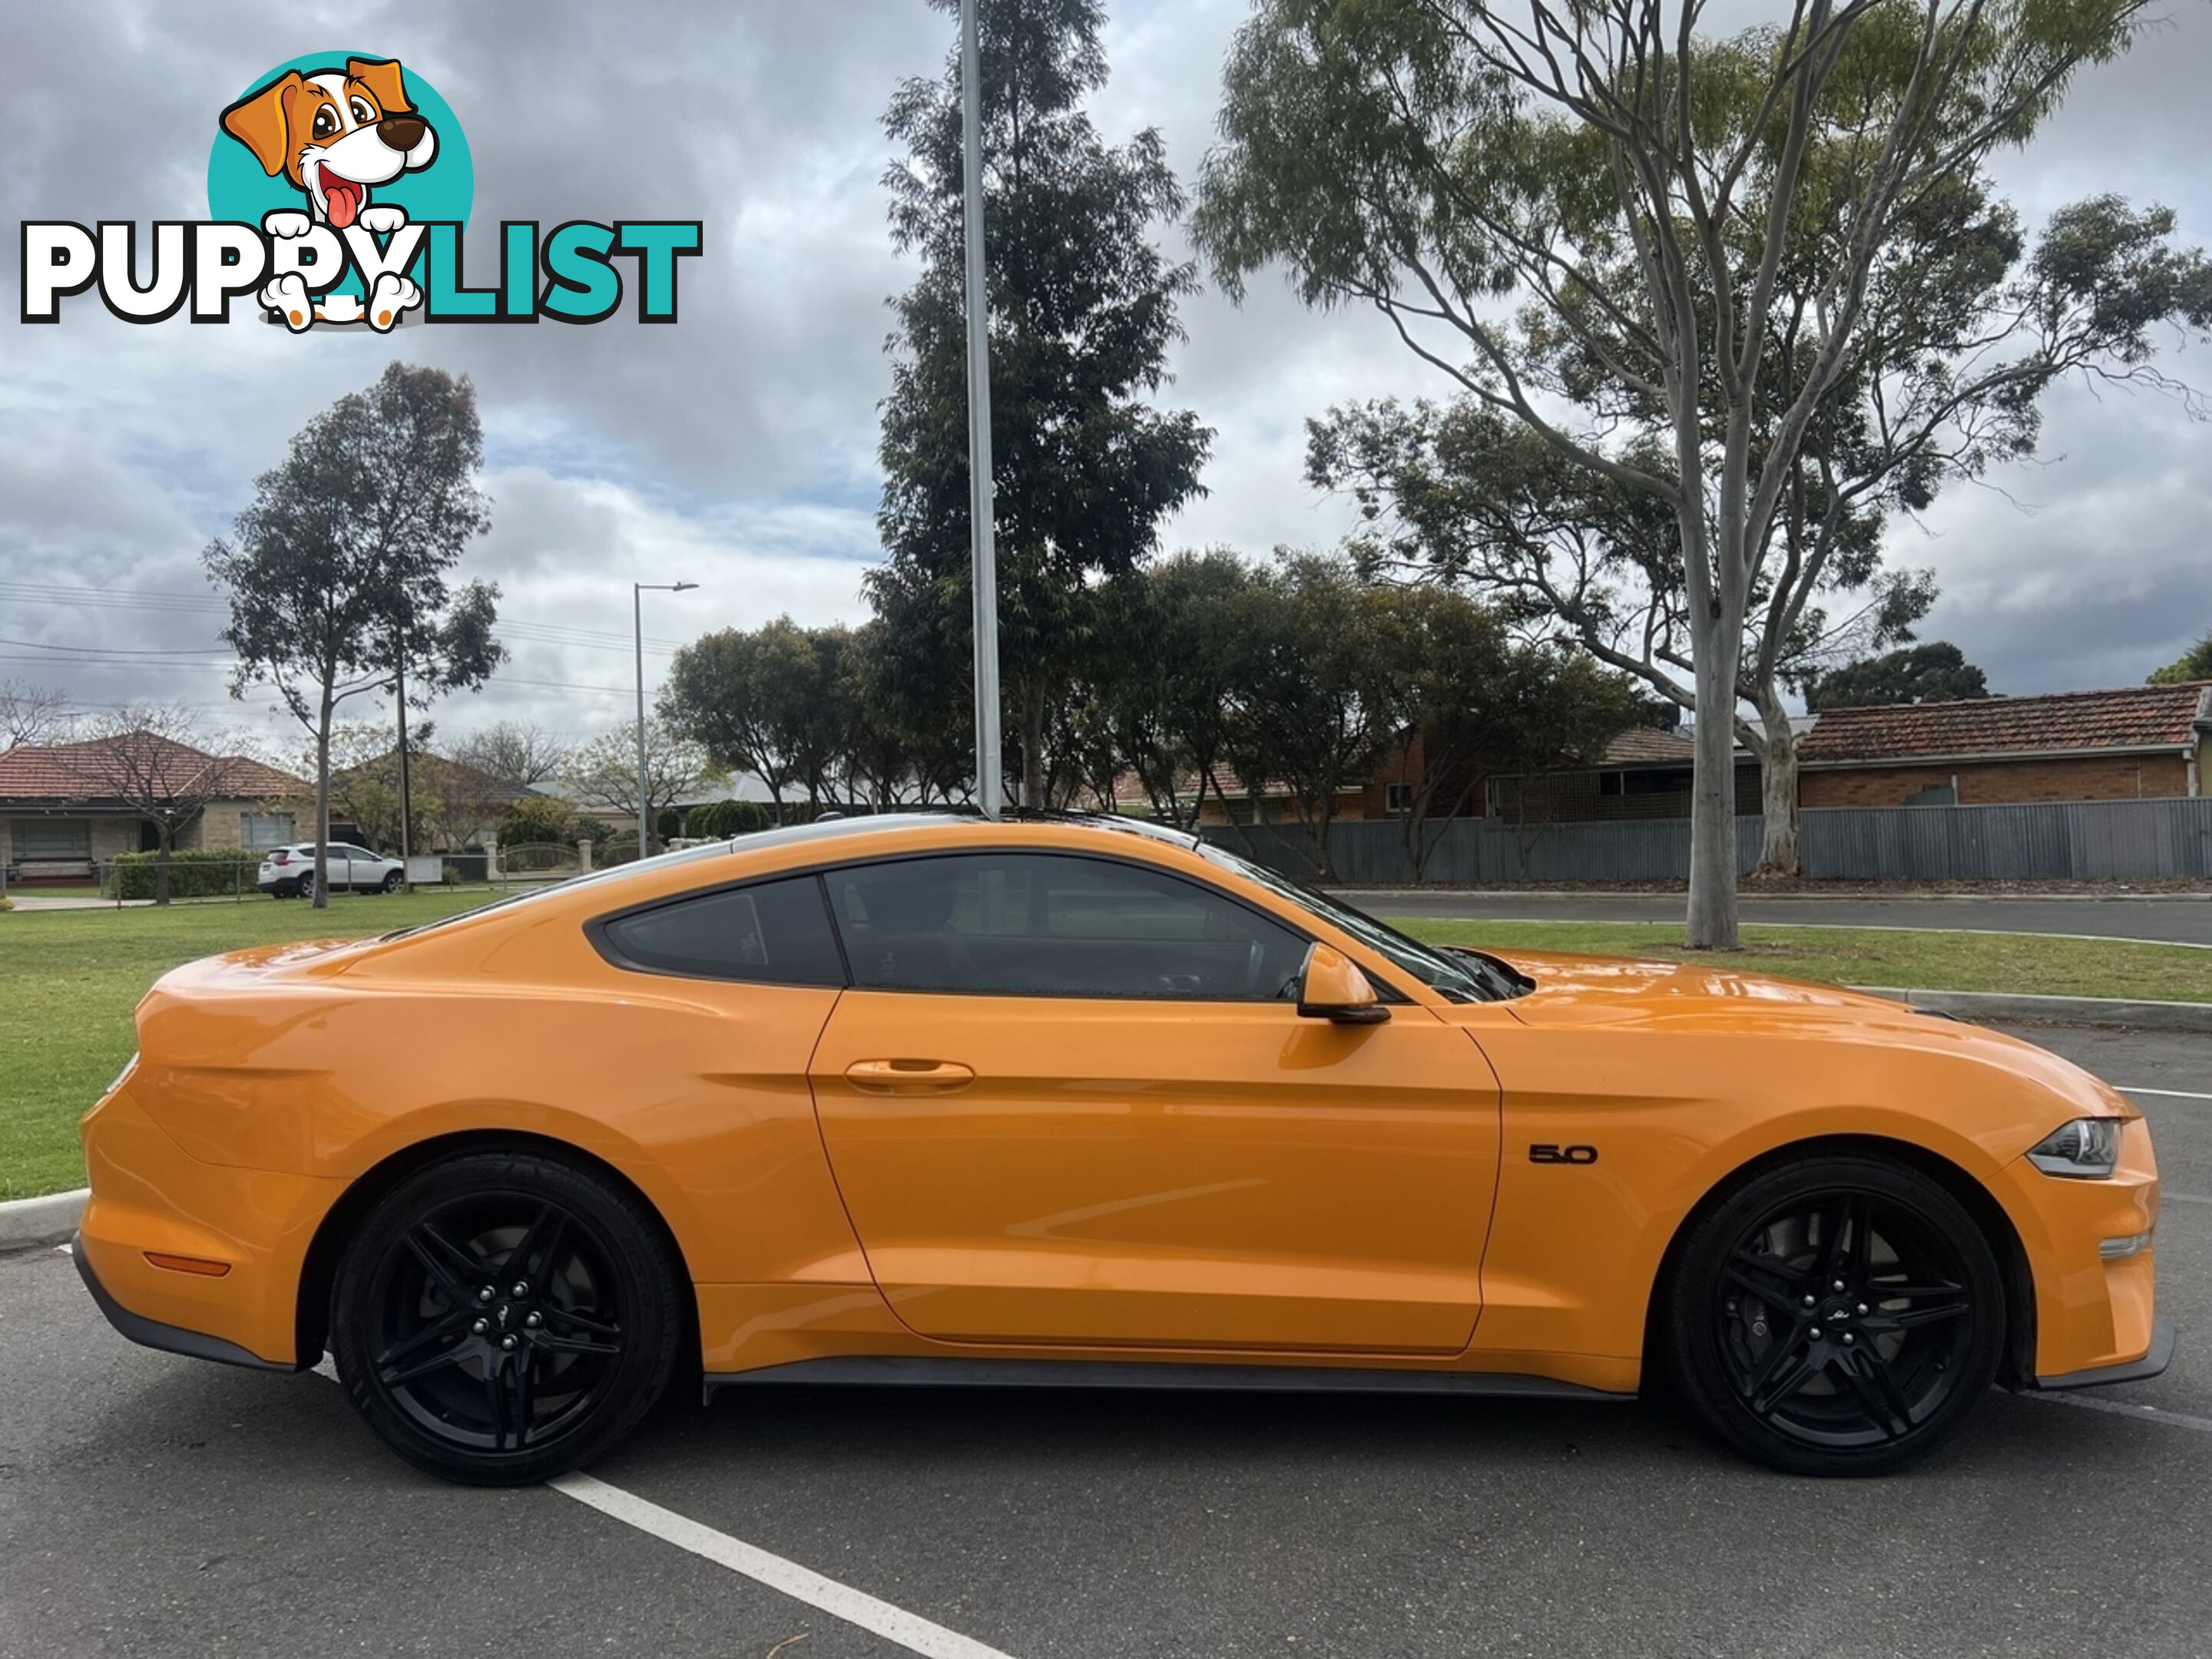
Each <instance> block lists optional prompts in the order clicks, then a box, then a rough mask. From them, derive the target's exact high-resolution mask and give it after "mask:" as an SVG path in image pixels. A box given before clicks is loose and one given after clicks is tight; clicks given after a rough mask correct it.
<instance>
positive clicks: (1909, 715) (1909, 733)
mask: <svg viewBox="0 0 2212 1659" xmlns="http://www.w3.org/2000/svg"><path fill="white" fill-rule="evenodd" d="M2199 726H2212V682H2207V681H2201V680H2200V681H2197V682H2193V683H2191V684H2182V685H2136V686H2126V687H2123V688H2121V689H2120V690H2113V691H2065V692H2059V693H2057V694H2055V695H2053V696H2043V697H1977V698H1974V699H1973V700H1972V701H1971V702H1922V703H1901V704H1896V705H1893V706H1890V707H1886V708H1824V709H1822V710H1821V711H1820V719H1819V720H1817V721H1816V722H1815V723H1814V726H1813V734H1812V736H1810V737H1809V738H1806V740H1805V743H1804V745H1803V747H1802V749H1801V750H1799V758H1800V759H1801V760H1802V761H1803V762H1804V763H1806V764H1807V765H1808V766H1817V765H1820V764H1821V763H1838V762H1844V761H1874V760H1912V759H1921V758H1926V759H1943V758H1954V757H1965V756H1968V755H2006V754H2023V755H2034V754H2075V753H2081V754H2095V753H2098V752H2100V751H2120V752H2133V751H2140V750H2148V749H2180V748H2183V747H2185V746H2186V745H2188V744H2191V743H2194V742H2196V741H2197V728H2198V727H2199Z"/></svg>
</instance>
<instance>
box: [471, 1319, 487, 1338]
mask: <svg viewBox="0 0 2212 1659" xmlns="http://www.w3.org/2000/svg"><path fill="white" fill-rule="evenodd" d="M469 1328H470V1329H471V1331H473V1332H475V1333H476V1334H477V1335H478V1336H482V1335H483V1334H484V1333H485V1332H486V1331H488V1330H489V1329H490V1328H491V1321H489V1319H479V1320H478V1321H477V1322H476V1323H475V1324H473V1325H471V1326H470V1327H469Z"/></svg>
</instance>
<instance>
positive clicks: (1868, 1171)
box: [1665, 1156, 2005, 1474]
mask: <svg viewBox="0 0 2212 1659" xmlns="http://www.w3.org/2000/svg"><path fill="white" fill-rule="evenodd" d="M1668 1299H1669V1303H1670V1306H1669V1308H1668V1323H1667V1326H1666V1329H1665V1335H1666V1337H1667V1338H1668V1345H1669V1346H1670V1348H1671V1350H1672V1357H1673V1360H1674V1372H1675V1376H1676V1380H1677V1382H1678V1383H1680V1387H1681V1390H1682V1393H1683V1395H1684V1396H1685V1397H1686V1400H1687V1401H1689V1403H1690V1406H1691V1407H1692V1410H1694V1411H1695V1412H1696V1413H1698V1415H1699V1416H1700V1417H1701V1418H1703V1419H1705V1422H1706V1424H1707V1425H1709V1426H1710V1427H1711V1428H1712V1429H1713V1431H1715V1432H1716V1433H1717V1434H1718V1435H1719V1436H1720V1437H1721V1438H1723V1440H1726V1441H1728V1442H1729V1443H1730V1444H1732V1445H1734V1446H1735V1447H1736V1448H1737V1449H1740V1450H1741V1451H1744V1452H1747V1453H1748V1454H1749V1455H1752V1456H1753V1457H1755V1458H1757V1459H1758V1460H1759V1461H1760V1462H1764V1463H1767V1464H1771V1466H1773V1467H1774V1468H1779V1469H1784V1470H1787V1471H1789V1472H1790V1473H1791V1474H1883V1473H1886V1472H1887V1471H1889V1470H1892V1469H1895V1468H1902V1467H1903V1466H1904V1465H1905V1464H1907V1463H1909V1462H1913V1461H1914V1460H1915V1459H1917V1458H1919V1457H1923V1456H1925V1455H1927V1454H1928V1453H1929V1452H1930V1451H1932V1450H1934V1449H1936V1446H1937V1445H1938V1444H1940V1443H1942V1441H1943V1440H1944V1439H1946V1438H1948V1437H1949V1436H1950V1435H1951V1434H1952V1433H1953V1431H1955V1430H1956V1429H1957V1428H1958V1426H1959V1425H1960V1423H1962V1422H1963V1421H1964V1420H1965V1419H1966V1416H1967V1414H1968V1413H1971V1412H1972V1410H1973V1408H1974V1407H1975V1406H1976V1404H1977V1403H1978V1401H1980V1400H1981V1398H1982V1396H1983V1395H1984V1394H1986V1393H1987V1392H1988V1390H1989V1387H1990V1383H1991V1381H1992V1380H1993V1379H1994V1378H1995V1376H1996V1368H1997V1362H1998V1358H1999V1357H2000V1354H2001V1353H2002V1347H2003V1342H2004V1324H2005V1315H2004V1292H2003V1282H2002V1278H2001V1276H2000V1274H1999V1273H1998V1269H1997V1262H1996V1253H1995V1252H1994V1251H1993V1250H1992V1249H1990V1241H1989V1239H1988V1238H1987V1237H1985V1236H1984V1233H1983V1231H1982V1230H1981V1228H1980V1227H1979V1226H1978V1225H1977V1224H1976V1222H1975V1220H1974V1218H1973V1217H1972V1215H1970V1214H1968V1213H1967V1212H1966V1207H1965V1206H1963V1205H1961V1204H1960V1202H1959V1200H1957V1199H1956V1198H1954V1196H1953V1195H1952V1194H1950V1192H1949V1191H1948V1190H1947V1189H1946V1188H1944V1187H1943V1186H1942V1184H1941V1183H1940V1182H1936V1181H1935V1180H1934V1179H1932V1178H1931V1177H1929V1176H1926V1175H1923V1174H1922V1173H1921V1172H1920V1171H1919V1170H1915V1169H1912V1168H1911V1167H1909V1166H1907V1165H1905V1164H1896V1163H1892V1162H1890V1161H1888V1160H1887V1159H1882V1158H1870V1157H1857V1156H1844V1157H1814V1158H1800V1159H1796V1160H1793V1161H1792V1162H1790V1163H1787V1164H1780V1165H1778V1166H1777V1167H1775V1168H1773V1169H1771V1170H1766V1171H1765V1172H1764V1173H1763V1174H1761V1175H1759V1176H1757V1177H1755V1178H1754V1179H1753V1180H1751V1181H1749V1182H1747V1183H1745V1185H1744V1186H1742V1187H1741V1188H1739V1189H1738V1190H1737V1191H1735V1193H1733V1194H1730V1195H1729V1197H1728V1198H1727V1199H1726V1200H1724V1201H1723V1202H1722V1203H1721V1204H1719V1205H1718V1206H1716V1207H1715V1208H1714V1209H1712V1210H1711V1211H1710V1212H1708V1213H1706V1214H1705V1216H1703V1217H1701V1218H1699V1220H1698V1221H1696V1222H1695V1223H1693V1224H1692V1231H1690V1233H1689V1234H1688V1235H1686V1237H1685V1238H1684V1240H1683V1243H1682V1249H1681V1251H1680V1256H1679V1259H1678V1266H1677V1270H1676V1272H1675V1273H1674V1278H1673V1282H1672V1286H1671V1295H1670V1297H1669V1298H1668Z"/></svg>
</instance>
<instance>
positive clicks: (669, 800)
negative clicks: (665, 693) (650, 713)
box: [561, 720, 725, 858]
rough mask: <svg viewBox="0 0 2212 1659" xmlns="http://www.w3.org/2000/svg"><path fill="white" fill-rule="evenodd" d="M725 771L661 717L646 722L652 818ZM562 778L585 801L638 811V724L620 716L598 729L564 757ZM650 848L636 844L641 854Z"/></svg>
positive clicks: (647, 794)
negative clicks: (618, 721)
mask: <svg viewBox="0 0 2212 1659" xmlns="http://www.w3.org/2000/svg"><path fill="white" fill-rule="evenodd" d="M723 775H725V774H723V773H722V771H721V770H720V769H719V768H717V767H716V766H715V765H714V762H713V761H712V760H711V759H709V758H708V754H707V751H706V750H705V749H704V748H702V746H701V745H699V744H696V743H693V742H691V741H690V739H689V738H680V737H678V736H677V735H676V733H675V732H674V731H673V730H672V729H671V727H670V726H669V725H668V723H667V722H666V721H665V720H647V722H646V723H645V805H646V816H647V818H648V819H652V818H657V817H659V816H660V814H661V813H663V812H664V811H667V810H668V808H670V807H671V806H673V805H676V803H677V802H678V801H679V800H682V799H684V797H685V796H687V795H690V794H694V793H696V792H697V791H698V790H699V789H700V788H701V787H703V786H704V785H706V784H708V783H709V782H712V781H714V780H715V779H716V778H718V777H721V776H723ZM561 776H562V781H563V782H565V783H566V784H567V785H568V787H569V788H570V789H572V790H574V792H575V795H576V799H578V800H579V801H580V802H581V803H582V804H583V805H586V806H596V807H599V808H601V809H603V810H604V811H611V812H622V813H625V814H634V813H635V812H636V811H637V723H636V722H635V720H625V721H624V722H623V724H622V725H620V726H616V727H615V728H614V729H613V730H612V731H611V732H601V733H600V734H599V736H598V737H596V738H592V740H591V742H589V743H587V744H584V745H583V747H581V748H580V749H578V750H576V751H575V752H574V754H572V755H570V756H569V757H568V766H567V767H566V768H565V769H563V770H562V774H561ZM650 850H651V849H650V848H639V849H638V856H639V857H641V858H642V857H644V856H645V855H646V854H647V852H648V851H650Z"/></svg>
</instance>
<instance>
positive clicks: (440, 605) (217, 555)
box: [204, 363, 505, 907]
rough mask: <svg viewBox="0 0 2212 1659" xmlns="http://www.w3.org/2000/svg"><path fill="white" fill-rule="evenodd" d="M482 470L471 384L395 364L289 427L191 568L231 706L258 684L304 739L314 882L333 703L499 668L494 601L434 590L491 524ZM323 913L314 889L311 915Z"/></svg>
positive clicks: (326, 806) (473, 591) (426, 689)
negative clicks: (224, 607)
mask: <svg viewBox="0 0 2212 1659" xmlns="http://www.w3.org/2000/svg"><path fill="white" fill-rule="evenodd" d="M482 466H483V432H482V429H481V428H480V426H479V424H478V422H477V410H476V393H475V391H474V389H473V388H472V387H471V385H470V383H469V382H468V380H465V379H462V380H455V379H454V378H453V377H452V376H451V375H448V374H445V373H443V372H442V371H441V370H438V369H434V368H410V366H408V365H406V364H404V363H392V364H391V365H389V366H388V367H387V368H386V370H385V372H384V374H383V376H382V377H381V378H380V380H378V381H377V383H376V384H375V385H374V386H371V387H370V388H368V390H367V391H366V392H349V393H348V394H347V395H346V396H345V397H343V398H339V399H338V401H337V403H336V404H332V405H331V407H330V408H329V409H327V410H324V411H323V412H322V413H321V414H319V415H318V416H315V417H314V418H313V420H311V421H309V422H307V425H306V426H305V427H303V428H301V429H300V431H299V432H298V433H297V434H296V435H295V436H294V437H293V439H292V441H291V444H290V447H289V449H288V451H287V453H286V455H285V459H284V460H283V463H282V464H281V465H278V466H276V467H275V468H273V469H271V470H270V471H267V472H264V473H263V474H262V475H261V477H259V478H258V479H256V480H255V482H254V494H253V501H252V504H251V505H250V506H249V507H246V510H245V511H244V512H242V513H240V514H239V515H238V518H237V520H236V525H235V528H234V532H233V534H232V535H231V537H230V538H228V539H222V538H218V539H217V540H216V541H215V542H213V543H212V544H210V546H209V547H208V550H207V551H206V554H205V555H204V562H205V564H206V567H207V573H208V575H209V578H210V580H212V581H213V582H214V583H215V585H216V586H217V587H218V588H220V589H222V591H223V592H224V593H225V594H226V596H227V597H228V600H229V604H230V618H229V621H228V623H226V624H225V626H224V627H223V629H222V634H221V637H222V640H223V641H224V643H226V644H228V646H229V647H231V648H232V649H233V650H234V651H235V652H236V653H238V659H239V667H238V670H237V671H236V673H235V674H234V676H233V677H232V680H231V686H230V691H231V695H232V696H234V697H243V696H245V695H246V690H247V689H248V688H249V687H251V686H254V685H265V686H268V687H270V689H272V690H275V691H276V694H277V697H278V699H279V700H280V701H281V702H282V703H283V706H284V708H286V709H287V710H289V712H290V714H292V716H293V718H294V719H295V720H298V721H299V722H300V724H301V726H303V727H305V728H306V730H307V732H308V734H309V735H310V737H311V738H313V743H314V747H315V835H314V840H315V852H316V857H317V860H318V862H317V866H316V867H317V868H318V869H320V868H321V867H322V865H321V860H322V859H323V857H324V856H325V852H326V849H327V848H328V846H329V844H330V827H331V729H332V726H333V724H334V723H335V721H336V720H337V715H338V714H339V712H340V710H341V709H342V708H343V705H345V704H347V703H348V702H351V701H352V700H353V699H355V698H356V697H361V696H369V695H372V694H375V693H386V692H390V691H392V690H394V689H395V687H397V686H398V685H400V684H403V682H404V679H405V678H412V680H413V682H414V685H415V688H416V690H415V691H414V693H412V694H411V695H414V696H417V697H418V698H419V697H424V696H428V695H435V694H437V693H443V692H447V691H452V690H459V689H462V688H464V687H474V686H477V685H481V684H483V682H484V680H485V679H486V678H488V677H489V675H490V674H491V672H492V671H493V670H494V669H495V667H496V666H497V665H498V664H499V662H500V660H501V659H502V657H503V656H504V655H505V653H504V652H503V651H502V650H501V647H500V646H499V644H498V642H497V641H496V640H495V639H494V638H493V637H492V628H493V625H494V623H495V617H496V607H495V601H496V599H497V598H498V589H497V588H495V587H492V586H489V585H487V584H484V583H480V582H471V583H469V584H467V585H466V586H463V587H461V588H459V589H458V590H457V589H456V588H454V587H453V586H451V585H449V582H448V580H447V579H448V577H449V576H450V575H451V574H452V573H453V568H454V566H455V565H456V564H457V563H458V562H459V559H460V557H461V555H462V553H463V551H464V550H465V548H466V547H467V545H468V544H469V542H470V541H471V540H472V539H473V538H475V537H477V535H479V534H481V533H482V532H483V531H484V530H485V529H487V528H488V527H489V524H490V506H491V504H490V502H489V500H488V499H487V498H486V497H485V496H484V495H483V492H482V491H481V490H479V489H477V483H476V480H477V473H478V471H480V469H481V468H482ZM327 902H328V892H327V884H325V883H323V882H317V883H316V884H315V903H316V905H317V906H318V907H320V906H323V905H325V903H327Z"/></svg>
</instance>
